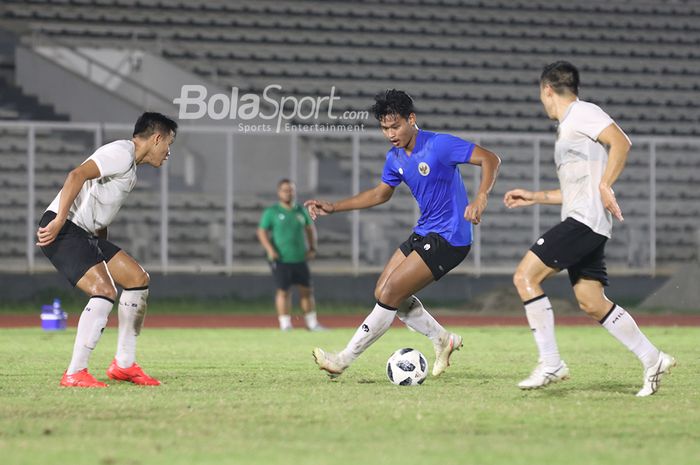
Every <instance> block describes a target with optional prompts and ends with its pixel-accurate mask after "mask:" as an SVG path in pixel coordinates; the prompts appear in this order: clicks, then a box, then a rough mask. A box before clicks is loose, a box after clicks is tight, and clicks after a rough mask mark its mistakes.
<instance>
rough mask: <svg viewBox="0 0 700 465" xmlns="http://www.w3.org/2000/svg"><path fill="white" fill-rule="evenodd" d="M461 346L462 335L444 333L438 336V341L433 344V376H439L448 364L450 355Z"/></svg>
mask: <svg viewBox="0 0 700 465" xmlns="http://www.w3.org/2000/svg"><path fill="white" fill-rule="evenodd" d="M460 347H462V336H459V335H457V334H455V333H445V334H444V335H443V336H442V337H440V342H439V343H437V344H435V363H434V364H433V376H440V375H441V374H442V372H443V371H445V370H446V369H447V367H448V366H450V355H452V352H454V351H455V350H459V348H460Z"/></svg>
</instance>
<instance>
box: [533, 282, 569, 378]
mask: <svg viewBox="0 0 700 465" xmlns="http://www.w3.org/2000/svg"><path fill="white" fill-rule="evenodd" d="M525 315H526V316H527V322H528V323H529V324H530V329H532V335H533V336H534V337H535V343H536V344H537V349H538V350H539V352H540V361H541V362H542V363H543V364H544V366H546V367H557V366H559V364H560V363H561V358H560V357H559V348H558V347H557V339H556V338H555V337H554V312H553V311H552V304H551V303H550V302H549V298H548V297H547V296H546V295H544V294H542V295H541V296H539V297H535V298H534V299H530V300H528V301H527V302H525Z"/></svg>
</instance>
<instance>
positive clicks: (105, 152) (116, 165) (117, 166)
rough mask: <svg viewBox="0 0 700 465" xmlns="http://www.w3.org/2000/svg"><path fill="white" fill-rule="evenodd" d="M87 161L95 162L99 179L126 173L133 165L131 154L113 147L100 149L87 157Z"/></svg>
mask: <svg viewBox="0 0 700 465" xmlns="http://www.w3.org/2000/svg"><path fill="white" fill-rule="evenodd" d="M88 160H92V161H94V162H95V164H96V165H97V169H99V170H100V178H104V177H107V176H114V175H115V174H122V173H126V172H127V171H129V169H131V165H132V164H133V163H134V159H133V157H132V156H131V152H129V151H128V150H125V149H123V148H121V147H114V146H111V147H100V148H99V149H97V150H96V151H95V153H93V154H92V155H90V157H88ZM86 161H87V160H86ZM98 179H99V178H98Z"/></svg>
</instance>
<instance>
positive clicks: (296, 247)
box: [259, 203, 311, 263]
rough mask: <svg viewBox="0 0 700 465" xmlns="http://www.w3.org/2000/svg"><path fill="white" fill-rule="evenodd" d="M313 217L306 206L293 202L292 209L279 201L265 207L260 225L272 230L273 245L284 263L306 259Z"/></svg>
mask: <svg viewBox="0 0 700 465" xmlns="http://www.w3.org/2000/svg"><path fill="white" fill-rule="evenodd" d="M310 224H311V217H310V216H309V214H308V212H307V211H306V209H305V208H304V207H302V206H301V205H299V204H296V203H295V204H293V205H292V208H291V209H290V210H287V209H286V208H284V207H283V206H282V205H281V204H279V203H277V204H275V205H273V206H271V207H268V208H266V209H265V211H264V212H263V214H262V217H261V218H260V225H259V226H260V227H261V228H262V229H265V230H267V231H272V245H273V246H274V247H275V250H277V253H278V254H279V261H280V262H282V263H300V262H304V261H306V232H305V229H306V227H307V226H308V225H310Z"/></svg>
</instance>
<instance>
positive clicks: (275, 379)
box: [0, 327, 700, 465]
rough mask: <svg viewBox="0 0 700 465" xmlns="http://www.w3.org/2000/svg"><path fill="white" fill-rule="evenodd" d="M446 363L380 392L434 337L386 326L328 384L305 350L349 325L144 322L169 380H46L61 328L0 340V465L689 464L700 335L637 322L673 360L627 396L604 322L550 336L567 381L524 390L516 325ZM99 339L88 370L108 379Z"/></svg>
mask: <svg viewBox="0 0 700 465" xmlns="http://www.w3.org/2000/svg"><path fill="white" fill-rule="evenodd" d="M453 329H456V330H458V331H459V332H460V333H461V334H462V335H464V336H465V347H464V348H463V349H462V351H460V352H457V353H456V354H455V356H454V359H453V366H452V367H451V368H450V369H449V370H448V371H447V372H446V373H445V374H444V375H443V377H441V378H437V379H435V378H429V379H428V380H427V381H426V382H425V384H424V385H422V386H418V387H398V386H394V385H392V384H390V383H389V382H388V380H387V379H386V376H385V374H384V363H385V361H386V359H387V357H388V356H389V355H390V354H391V353H392V352H393V351H394V350H395V349H397V348H399V347H406V346H411V347H415V348H418V349H419V350H421V351H423V352H424V353H425V354H426V355H427V356H428V359H429V361H431V363H432V359H433V354H432V350H431V346H430V343H429V341H428V340H427V339H425V338H423V337H422V336H420V335H417V334H415V333H412V332H409V331H407V330H404V329H392V330H390V331H389V332H388V333H387V334H386V335H385V336H384V337H383V338H382V339H380V340H379V341H378V342H377V343H376V344H375V345H374V346H372V347H371V348H370V350H369V351H368V352H367V353H365V354H364V355H363V356H362V357H361V358H360V359H359V360H358V361H357V362H356V364H355V365H353V366H352V367H351V368H350V370H349V371H347V372H346V373H345V374H344V375H343V376H342V377H341V378H340V379H339V380H338V381H335V382H331V381H328V380H327V378H326V377H325V376H324V375H323V374H322V372H320V371H318V370H317V369H316V367H315V365H314V364H313V361H312V357H311V355H310V352H311V349H312V348H313V347H314V346H316V345H318V346H321V347H324V348H327V349H331V350H335V349H340V348H341V347H342V345H343V344H344V343H345V341H346V340H347V338H349V337H350V335H351V333H352V331H351V330H349V329H347V330H333V331H328V332H325V333H308V332H306V331H301V330H300V331H294V332H292V333H280V332H278V331H276V330H236V329H221V330H168V329H148V328H147V329H146V330H145V331H144V333H143V335H142V337H141V338H140V342H139V344H140V347H139V351H140V352H139V353H140V356H139V361H140V362H141V364H142V365H143V366H144V367H145V368H146V369H147V371H149V372H150V373H151V374H153V375H154V376H156V377H159V378H160V379H161V380H162V381H163V382H164V385H163V386H160V387H157V388H143V387H138V386H133V385H127V384H114V385H111V386H109V388H107V389H104V390H80V389H62V388H59V387H58V380H59V378H60V374H61V373H62V372H63V370H64V369H65V365H66V364H67V361H68V358H69V354H70V351H71V347H72V343H73V332H72V331H68V332H65V333H59V334H46V333H42V332H41V331H40V330H38V329H14V330H11V329H5V330H0V360H1V361H2V365H1V368H0V457H2V458H1V459H0V462H1V463H3V464H12V465H20V464H37V465H38V464H42V465H45V464H68V463H70V464H75V465H80V464H85V465H88V464H89V465H95V464H98V465H117V464H124V465H138V464H144V465H145V464H183V465H196V464H217V465H220V464H229V463H230V464H266V465H274V464H310V465H311V464H353V465H363V464H366V465H372V464H402V465H405V464H419V463H420V464H425V463H429V464H433V463H435V464H437V463H439V464H532V463H566V464H567V465H575V464H586V465H590V464H608V465H609V464H697V463H700V426H699V423H698V418H700V396H699V394H700V375H699V373H700V371H699V370H698V368H699V367H698V361H699V360H698V349H697V341H698V340H700V328H647V330H646V332H647V334H648V335H649V336H650V337H651V338H652V340H654V341H656V342H657V343H658V344H659V345H660V346H661V347H662V348H664V350H667V351H668V352H670V353H672V354H673V355H675V356H676V357H677V359H678V361H679V366H678V367H677V368H676V369H675V371H674V373H673V374H672V375H671V376H670V377H668V378H666V379H664V383H663V386H662V389H661V390H660V391H659V393H657V395H655V396H653V397H651V398H646V399H637V398H635V397H634V393H635V392H636V391H637V389H638V388H639V387H640V386H641V369H640V367H639V366H638V362H637V361H636V359H635V358H634V357H633V356H632V354H630V353H629V352H627V351H626V350H625V349H624V348H623V347H622V346H620V345H618V343H617V342H616V341H615V340H613V339H612V338H611V337H610V336H609V335H608V334H607V332H606V331H603V330H601V329H600V328H594V327H590V328H589V327H583V328H580V327H579V328H560V329H559V331H558V336H559V342H560V347H561V350H562V353H563V355H564V358H565V360H566V361H567V363H568V364H569V366H570V368H571V372H572V379H571V380H570V381H567V382H566V383H562V384H558V385H554V386H550V387H549V388H548V389H546V390H541V391H532V392H521V391H519V390H518V389H517V388H515V383H516V382H517V381H518V380H519V379H520V378H521V377H524V376H525V375H527V374H528V372H529V370H530V369H531V368H532V367H533V364H534V361H535V349H534V343H533V341H532V337H531V335H530V332H529V330H528V329H527V328H488V329H480V328H453ZM115 345H116V331H114V330H108V331H107V332H106V333H105V335H104V337H103V338H102V341H101V342H100V345H99V347H98V348H97V350H96V351H95V354H94V355H93V358H92V361H91V367H92V371H93V373H94V374H96V375H97V377H98V378H99V379H105V375H104V370H105V368H106V367H107V365H108V364H109V362H110V361H111V358H112V356H113V353H114V347H115Z"/></svg>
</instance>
